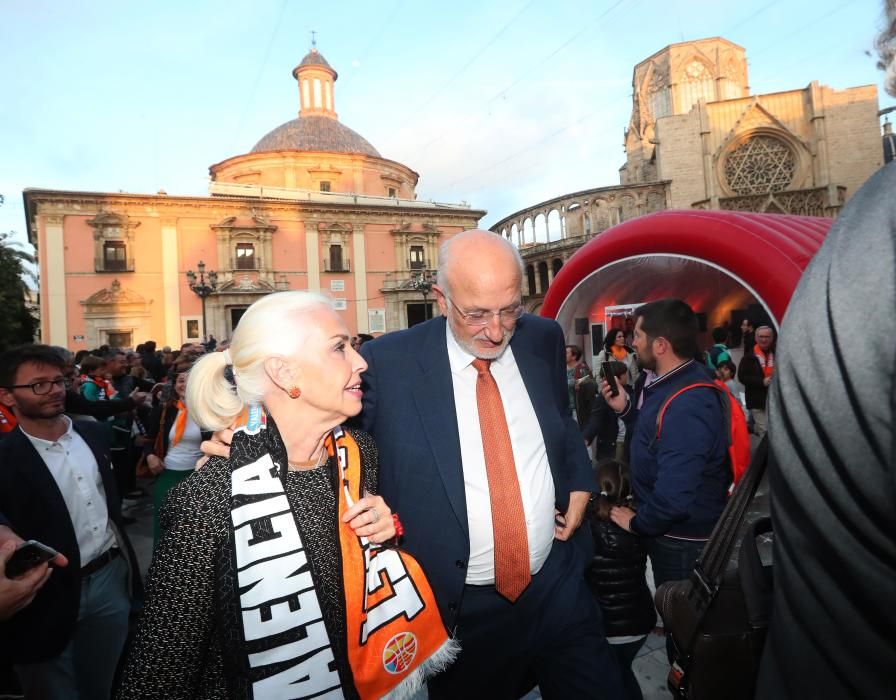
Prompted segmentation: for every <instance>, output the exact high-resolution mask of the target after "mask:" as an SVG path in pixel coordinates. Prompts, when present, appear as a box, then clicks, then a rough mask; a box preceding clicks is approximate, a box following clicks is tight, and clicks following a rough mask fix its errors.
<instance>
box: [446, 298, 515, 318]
mask: <svg viewBox="0 0 896 700" xmlns="http://www.w3.org/2000/svg"><path fill="white" fill-rule="evenodd" d="M445 301H447V302H448V303H449V304H451V306H453V307H454V310H455V311H457V313H459V314H460V317H461V318H462V319H463V320H464V323H465V324H467V325H468V326H487V325H488V324H489V323H490V322H491V320H492V318H493V317H494V316H497V317H498V320H499V321H500V322H501V323H503V324H507V323H513V322H514V321H516V320H517V319H518V318H519V317H520V316H522V315H523V305H522V304H517V305H516V306H511V307H510V308H507V309H501V310H500V311H470V312H469V313H467V312H465V311H461V310H460V309H459V308H458V306H457V304H455V303H454V302H453V301H451V299H450V298H449V297H448V295H447V294H445Z"/></svg>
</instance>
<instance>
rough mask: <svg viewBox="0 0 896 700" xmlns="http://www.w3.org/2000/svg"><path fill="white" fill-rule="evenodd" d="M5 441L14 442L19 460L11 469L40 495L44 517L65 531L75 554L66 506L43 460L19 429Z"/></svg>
mask: <svg viewBox="0 0 896 700" xmlns="http://www.w3.org/2000/svg"><path fill="white" fill-rule="evenodd" d="M5 439H6V440H10V441H13V440H14V441H15V443H14V447H13V449H12V450H11V452H14V453H15V454H17V455H18V456H19V459H17V460H16V462H15V464H14V465H13V468H14V469H16V470H18V473H19V474H20V475H21V477H22V480H23V481H25V482H27V483H29V484H30V485H31V487H32V488H33V489H34V490H35V491H36V492H37V493H38V494H40V500H41V502H43V503H45V504H46V510H45V513H46V517H47V518H53V519H55V520H56V521H57V526H58V527H61V528H63V529H65V530H67V533H66V536H67V537H68V538H69V539H70V540H71V542H72V543H73V544H74V550H73V552H74V553H77V551H78V544H77V542H78V540H77V537H76V536H75V529H74V527H73V526H72V521H71V518H70V517H68V506H67V505H66V504H65V499H64V498H63V497H62V491H60V490H59V486H58V485H57V484H56V480H55V479H54V478H53V475H52V474H50V470H49V469H48V468H47V465H46V463H45V462H44V460H43V458H42V457H41V456H40V454H39V453H38V451H37V450H36V449H35V447H34V445H32V444H31V440H29V439H28V438H27V437H26V435H25V433H23V432H22V430H21V428H20V429H18V430H14V431H13V432H12V433H10V435H9V437H7V438H5ZM61 514H64V515H65V517H56V516H57V515H61ZM72 565H73V566H76V565H78V562H77V561H75V562H73V564H72Z"/></svg>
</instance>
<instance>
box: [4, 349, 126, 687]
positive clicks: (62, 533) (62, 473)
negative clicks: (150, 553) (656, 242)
mask: <svg viewBox="0 0 896 700" xmlns="http://www.w3.org/2000/svg"><path fill="white" fill-rule="evenodd" d="M65 370H66V363H65V360H63V359H62V358H61V357H60V356H59V355H58V354H57V353H56V352H55V351H54V350H53V349H52V348H49V347H47V346H45V345H27V346H22V347H20V348H15V349H12V350H9V351H7V352H5V353H3V354H2V355H0V402H2V403H3V404H4V405H5V406H7V407H8V408H10V409H11V410H12V413H13V414H14V415H15V418H16V420H17V421H18V425H17V427H16V429H15V430H13V431H12V432H11V433H9V434H8V435H7V437H5V438H4V439H3V440H2V441H0V513H2V514H3V517H4V518H5V520H6V521H7V522H8V526H9V528H10V530H11V531H12V532H14V533H15V534H16V535H17V536H18V537H21V538H22V539H24V540H31V539H33V540H37V541H39V542H41V543H42V544H44V545H47V546H49V547H51V548H53V549H55V550H56V551H57V552H60V553H61V554H63V555H64V556H65V558H66V559H67V560H68V562H69V564H68V566H66V567H65V568H59V569H54V570H53V572H52V574H51V575H50V577H49V579H48V580H47V581H46V583H45V584H44V586H43V588H41V589H40V591H39V592H38V593H37V595H36V597H35V598H34V601H33V602H32V603H31V604H30V605H28V606H27V607H25V608H23V609H22V610H20V611H18V612H17V613H15V614H14V615H12V616H11V617H10V618H9V619H7V620H4V621H3V622H0V656H2V658H4V659H8V660H11V661H12V662H13V664H14V665H15V670H16V673H17V675H18V676H19V679H20V681H21V683H22V686H23V689H24V691H25V694H26V697H41V698H60V699H62V698H72V697H83V698H93V697H96V698H99V697H109V693H110V690H111V685H112V678H113V675H114V672H115V667H116V664H117V663H118V658H119V656H120V654H121V650H122V647H123V646H124V641H125V638H126V636H127V629H128V615H129V613H130V608H131V603H130V600H131V592H132V589H133V587H134V586H139V574H138V568H137V566H136V559H135V558H134V556H133V550H132V549H131V546H130V543H129V542H128V540H127V538H126V536H125V535H124V530H123V524H122V520H121V512H120V510H119V506H118V503H119V501H118V494H117V491H116V484H115V478H114V476H113V474H112V467H111V463H110V460H109V445H108V437H107V434H106V433H105V431H104V428H103V427H102V426H101V425H100V424H98V423H93V422H81V421H72V420H71V419H70V418H68V417H67V416H65V415H64V413H63V411H64V408H65V401H66V389H67V388H68V387H69V386H70V385H71V380H70V379H68V378H67V377H65V374H64V373H65Z"/></svg>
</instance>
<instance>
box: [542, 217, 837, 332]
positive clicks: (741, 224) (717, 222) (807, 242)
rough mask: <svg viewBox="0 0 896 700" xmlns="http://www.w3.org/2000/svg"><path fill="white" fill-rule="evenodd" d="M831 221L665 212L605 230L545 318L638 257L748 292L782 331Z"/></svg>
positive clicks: (576, 259) (570, 266)
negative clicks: (702, 271) (725, 279)
mask: <svg viewBox="0 0 896 700" xmlns="http://www.w3.org/2000/svg"><path fill="white" fill-rule="evenodd" d="M832 223H833V220H832V219H828V218H821V217H814V216H790V215H783V214H753V213H744V212H731V211H701V210H684V211H663V212H658V213H656V214H648V215H646V216H639V217H638V218H636V219H632V220H631V221H626V222H624V223H621V224H619V225H617V226H613V227H612V228H610V229H607V230H606V231H604V232H603V233H601V234H599V235H598V236H596V237H595V238H593V239H592V240H591V241H589V242H588V243H586V244H585V245H584V246H582V248H581V249H579V250H578V251H577V252H576V253H575V254H574V255H573V256H572V257H571V258H570V259H569V260H568V261H567V262H566V264H565V265H564V266H563V268H562V269H561V270H560V272H559V273H558V274H557V276H556V277H555V278H554V280H553V282H552V283H551V286H550V287H549V288H548V293H547V295H546V296H545V300H544V304H543V306H542V309H541V314H542V316H549V317H552V318H556V316H557V314H558V312H559V311H560V307H561V306H562V305H563V303H564V302H565V301H566V299H567V298H568V297H569V295H570V294H571V293H572V292H573V290H574V289H575V288H576V286H577V285H578V284H579V283H580V282H582V281H583V280H584V279H585V278H586V277H588V276H589V275H591V274H592V273H594V272H595V271H597V270H599V269H601V268H602V267H604V266H606V265H609V264H611V263H614V262H618V261H620V260H623V259H625V258H630V257H636V256H652V255H656V256H662V255H674V256H686V257H689V258H693V259H696V260H699V261H701V262H705V263H707V264H709V265H712V266H714V267H717V268H719V269H721V270H723V271H724V272H726V273H728V274H729V275H731V276H733V277H734V278H736V279H738V280H740V281H741V282H743V283H744V284H746V285H747V286H748V287H750V288H751V289H752V290H753V291H755V293H756V294H757V295H758V296H759V297H760V299H761V301H762V302H763V303H764V304H765V306H766V308H768V310H769V311H770V312H771V314H772V315H773V316H774V317H775V319H776V320H777V322H778V323H780V321H781V319H782V318H783V316H784V311H785V310H786V309H787V304H788V303H789V302H790V297H791V296H792V295H793V291H794V289H796V285H797V283H798V282H799V279H800V276H801V275H802V274H803V270H804V269H805V268H806V265H807V264H808V263H809V260H810V259H811V258H812V256H813V255H814V254H815V252H816V251H817V250H818V248H819V247H820V246H821V243H822V241H823V240H824V237H825V235H826V234H827V232H828V229H829V228H830V227H831V224H832Z"/></svg>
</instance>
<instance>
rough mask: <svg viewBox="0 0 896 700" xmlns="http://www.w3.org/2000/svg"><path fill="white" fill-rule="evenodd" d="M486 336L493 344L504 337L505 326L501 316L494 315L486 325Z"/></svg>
mask: <svg viewBox="0 0 896 700" xmlns="http://www.w3.org/2000/svg"><path fill="white" fill-rule="evenodd" d="M485 334H486V336H488V339H489V340H491V341H492V342H493V343H497V342H499V341H500V340H501V338H503V337H504V326H502V325H501V315H500V314H492V316H491V318H489V320H488V323H487V324H485Z"/></svg>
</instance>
